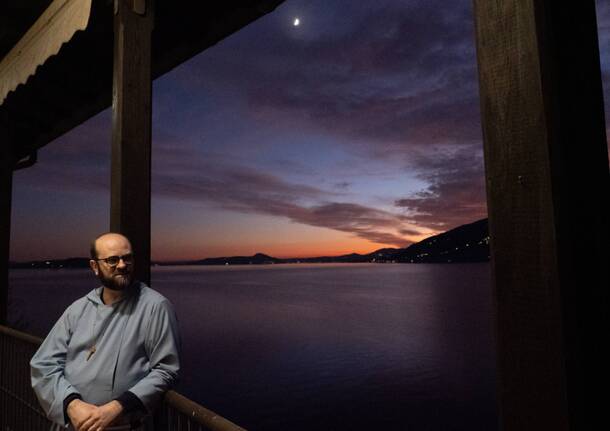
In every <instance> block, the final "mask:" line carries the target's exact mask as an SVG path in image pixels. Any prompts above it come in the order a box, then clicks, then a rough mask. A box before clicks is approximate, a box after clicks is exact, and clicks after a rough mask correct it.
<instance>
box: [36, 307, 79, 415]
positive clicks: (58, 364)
mask: <svg viewBox="0 0 610 431" xmlns="http://www.w3.org/2000/svg"><path fill="white" fill-rule="evenodd" d="M68 312H69V308H68V310H66V311H65V312H64V314H63V315H62V316H61V317H60V318H59V320H58V321H57V323H55V325H54V326H53V328H52V329H51V332H49V335H47V338H46V339H45V340H44V342H43V343H42V344H41V346H40V348H39V349H38V351H37V352H36V353H35V354H34V356H33V357H32V360H31V361H30V371H31V379H32V388H33V389H34V393H35V394H36V397H37V398H38V401H39V402H40V406H41V407H42V409H43V410H44V412H45V414H46V415H47V417H48V418H49V419H50V420H52V421H53V422H55V423H58V424H61V425H67V424H68V420H69V419H68V417H67V415H66V412H65V409H64V401H65V400H66V399H67V398H68V397H80V394H79V393H78V391H77V390H76V388H75V387H74V386H72V385H71V384H70V382H68V380H66V378H65V377H64V369H65V365H66V353H67V349H68V344H69V342H70V337H71V335H72V334H71V331H70V324H69V315H68ZM72 399H73V398H72Z"/></svg>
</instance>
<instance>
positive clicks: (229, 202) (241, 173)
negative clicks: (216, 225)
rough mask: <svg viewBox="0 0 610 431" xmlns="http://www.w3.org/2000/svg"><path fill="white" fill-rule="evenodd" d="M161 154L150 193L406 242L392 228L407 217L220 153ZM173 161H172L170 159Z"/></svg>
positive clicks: (381, 240)
mask: <svg viewBox="0 0 610 431" xmlns="http://www.w3.org/2000/svg"><path fill="white" fill-rule="evenodd" d="M168 152H169V153H170V154H168V157H160V159H162V160H163V165H162V166H159V168H160V169H157V170H156V174H155V176H154V177H153V193H154V195H155V196H162V197H165V198H170V199H178V200H182V201H185V200H188V201H191V202H199V203H201V204H203V205H205V206H210V205H211V206H212V207H214V208H218V209H223V210H230V211H234V212H240V213H245V214H265V215H271V216H278V217H283V218H287V219H289V220H291V221H293V222H295V223H302V224H306V225H309V226H316V227H324V228H329V229H334V230H338V231H342V232H347V233H352V234H354V235H356V236H358V237H360V238H364V239H367V240H369V241H372V242H379V243H383V244H392V245H396V246H404V245H406V244H408V243H409V241H408V240H407V239H405V238H403V237H401V236H400V235H398V234H393V233H392V232H395V231H398V230H400V229H401V228H402V227H403V226H404V225H405V220H404V219H403V217H402V216H401V215H400V214H393V213H390V212H387V211H383V210H379V209H375V208H370V207H367V206H363V205H359V204H355V203H345V202H333V201H331V199H332V198H335V199H336V198H337V197H339V196H340V194H337V193H334V192H328V191H325V190H322V189H319V188H316V187H312V186H309V185H304V184H297V183H291V182H288V181H285V180H283V179H281V178H279V177H277V176H274V175H271V174H268V173H262V172H259V171H256V170H254V169H252V168H250V167H246V166H241V165H238V164H235V163H233V162H232V161H231V160H230V159H229V158H227V157H223V156H221V155H212V156H210V157H201V158H197V157H196V156H194V155H191V157H190V158H188V159H185V158H181V157H177V158H175V159H172V157H173V156H174V155H173V154H172V153H173V152H172V151H171V150H169V149H168ZM172 160H173V161H172Z"/></svg>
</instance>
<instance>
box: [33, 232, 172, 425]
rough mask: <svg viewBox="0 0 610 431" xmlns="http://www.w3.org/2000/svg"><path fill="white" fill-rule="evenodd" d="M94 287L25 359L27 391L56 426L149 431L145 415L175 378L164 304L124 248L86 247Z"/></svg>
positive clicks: (114, 238) (121, 243) (101, 243)
mask: <svg viewBox="0 0 610 431" xmlns="http://www.w3.org/2000/svg"><path fill="white" fill-rule="evenodd" d="M90 252H91V260H90V261H89V264H90V266H91V270H92V271H93V272H94V274H95V275H96V276H97V278H98V279H99V281H100V282H101V286H100V287H98V288H96V289H94V290H92V291H91V292H90V293H89V294H88V295H86V296H84V297H82V298H80V299H78V300H77V301H75V302H74V303H72V305H70V306H69V307H68V308H67V309H66V311H65V312H64V313H63V315H62V316H61V317H60V318H59V320H58V321H57V323H56V324H55V325H54V326H53V328H52V329H51V332H50V333H49V334H48V335H47V338H46V339H45V340H44V342H43V343H42V345H41V346H40V348H39V349H38V351H37V352H36V353H35V354H34V357H33V358H32V360H31V362H30V366H31V372H32V387H33V388H34V392H35V393H36V396H37V397H38V400H39V401H40V404H41V406H42V408H43V409H44V411H45V412H46V414H47V417H48V418H49V419H50V420H51V421H53V422H54V424H55V425H54V428H55V429H65V428H66V427H67V428H68V429H71V430H76V431H98V430H99V431H101V430H109V431H110V430H130V429H131V430H153V429H154V428H153V427H154V425H153V424H152V419H151V413H152V411H153V409H154V407H155V405H156V404H157V403H158V402H159V401H160V399H161V398H162V396H163V394H164V393H165V391H167V390H168V389H170V388H171V387H172V385H173V384H174V383H175V381H176V379H177V378H178V371H179V369H180V362H179V353H178V351H179V336H178V325H177V320H176V316H175V313H174V311H173V307H172V305H171V304H170V302H169V301H168V300H167V299H166V298H165V297H163V296H162V295H161V294H159V293H158V292H156V291H154V290H153V289H151V288H149V287H148V286H146V285H145V284H144V283H141V282H139V281H137V280H134V279H133V261H134V260H133V252H132V248H131V243H130V242H129V240H128V239H127V238H126V237H124V236H123V235H120V234H117V233H106V234H103V235H100V236H99V237H97V238H96V239H95V240H93V241H92V243H91V250H90Z"/></svg>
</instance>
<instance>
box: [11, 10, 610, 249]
mask: <svg viewBox="0 0 610 431" xmlns="http://www.w3.org/2000/svg"><path fill="white" fill-rule="evenodd" d="M471 3H472V2H471V0H464V1H462V0H459V1H449V2H447V1H443V2H441V1H404V0H393V1H362V2H355V1H347V0H346V1H338V0H323V1H321V0H316V1H296V0H294V1H293V0H288V1H286V2H285V3H284V4H282V5H281V6H280V7H279V8H278V9H276V11H275V12H273V13H271V14H269V15H266V16H264V17H262V18H261V19H259V20H257V21H255V22H254V23H252V24H251V25H249V26H247V27H245V28H244V29H242V30H241V31H239V32H238V33H236V34H234V35H232V36H231V37H229V38H227V39H225V40H224V41H222V42H220V43H219V44H217V45H216V46H214V47H212V48H210V49H208V50H206V51H205V52H203V53H201V54H200V55H198V56H196V57H194V58H193V59H191V60H190V61H189V62H187V63H185V64H183V65H181V66H180V67H178V68H176V69H174V70H173V71H172V72H170V73H168V74H167V75H165V76H163V77H162V78H160V79H158V80H156V81H155V82H154V89H153V142H152V150H153V152H152V163H153V170H152V254H153V256H152V257H153V259H157V260H159V259H163V260H171V259H191V258H193V259H195V258H203V257H212V256H227V255H251V254H254V253H256V252H263V253H267V254H270V255H273V256H276V257H304V256H319V255H338V254H345V253H351V252H358V253H365V252H371V251H373V250H376V249H378V248H381V247H404V246H406V245H408V244H410V243H412V242H414V241H418V240H421V239H423V238H425V237H426V236H429V235H431V234H435V233H438V232H441V231H445V230H447V229H450V228H453V227H455V226H458V225H460V224H463V223H469V222H473V221H475V220H478V219H481V218H484V217H486V205H485V190H484V184H483V158H482V142H481V125H480V114H479V94H478V82H477V70H476V56H475V47H474V25H473V21H472V9H471V7H472V4H471ZM597 5H598V22H599V32H600V48H601V51H602V56H601V57H602V71H603V77H604V86H605V87H604V88H605V100H606V104H607V106H608V100H610V91H609V89H610V5H609V2H602V1H597ZM296 18H298V19H299V25H294V21H295V19H296ZM609 112H610V109H608V108H606V113H607V114H606V118H607V120H606V121H607V124H610V121H608V120H609V117H610V116H609V115H608V113H609ZM110 140H111V124H110V111H109V110H107V111H104V112H102V113H101V114H99V115H97V116H96V117H94V118H92V119H91V120H90V121H88V122H86V123H84V124H82V125H81V126H79V127H78V128H76V129H74V130H72V131H71V132H69V133H68V134H66V135H64V136H62V137H61V138H59V139H57V140H56V141H54V142H52V143H51V144H49V145H48V146H46V147H45V148H43V149H42V150H41V151H39V154H38V163H37V164H36V165H34V166H33V167H31V168H28V169H24V170H21V171H17V172H16V173H15V175H14V183H13V221H12V233H11V235H12V238H11V259H12V260H30V259H44V258H60V257H69V256H86V255H87V253H88V250H87V248H88V242H89V240H90V239H91V238H92V237H94V236H95V235H97V234H98V233H101V232H104V231H106V230H108V226H109V207H110V196H109V185H110Z"/></svg>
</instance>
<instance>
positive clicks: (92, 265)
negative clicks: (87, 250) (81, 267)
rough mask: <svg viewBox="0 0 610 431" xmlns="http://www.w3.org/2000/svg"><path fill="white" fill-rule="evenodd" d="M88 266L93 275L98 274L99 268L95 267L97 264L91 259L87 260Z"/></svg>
mask: <svg viewBox="0 0 610 431" xmlns="http://www.w3.org/2000/svg"><path fill="white" fill-rule="evenodd" d="M89 266H90V267H91V270H92V271H93V272H94V273H95V275H97V273H98V272H99V270H100V269H99V267H98V266H97V262H96V261H95V260H93V259H91V260H89Z"/></svg>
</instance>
